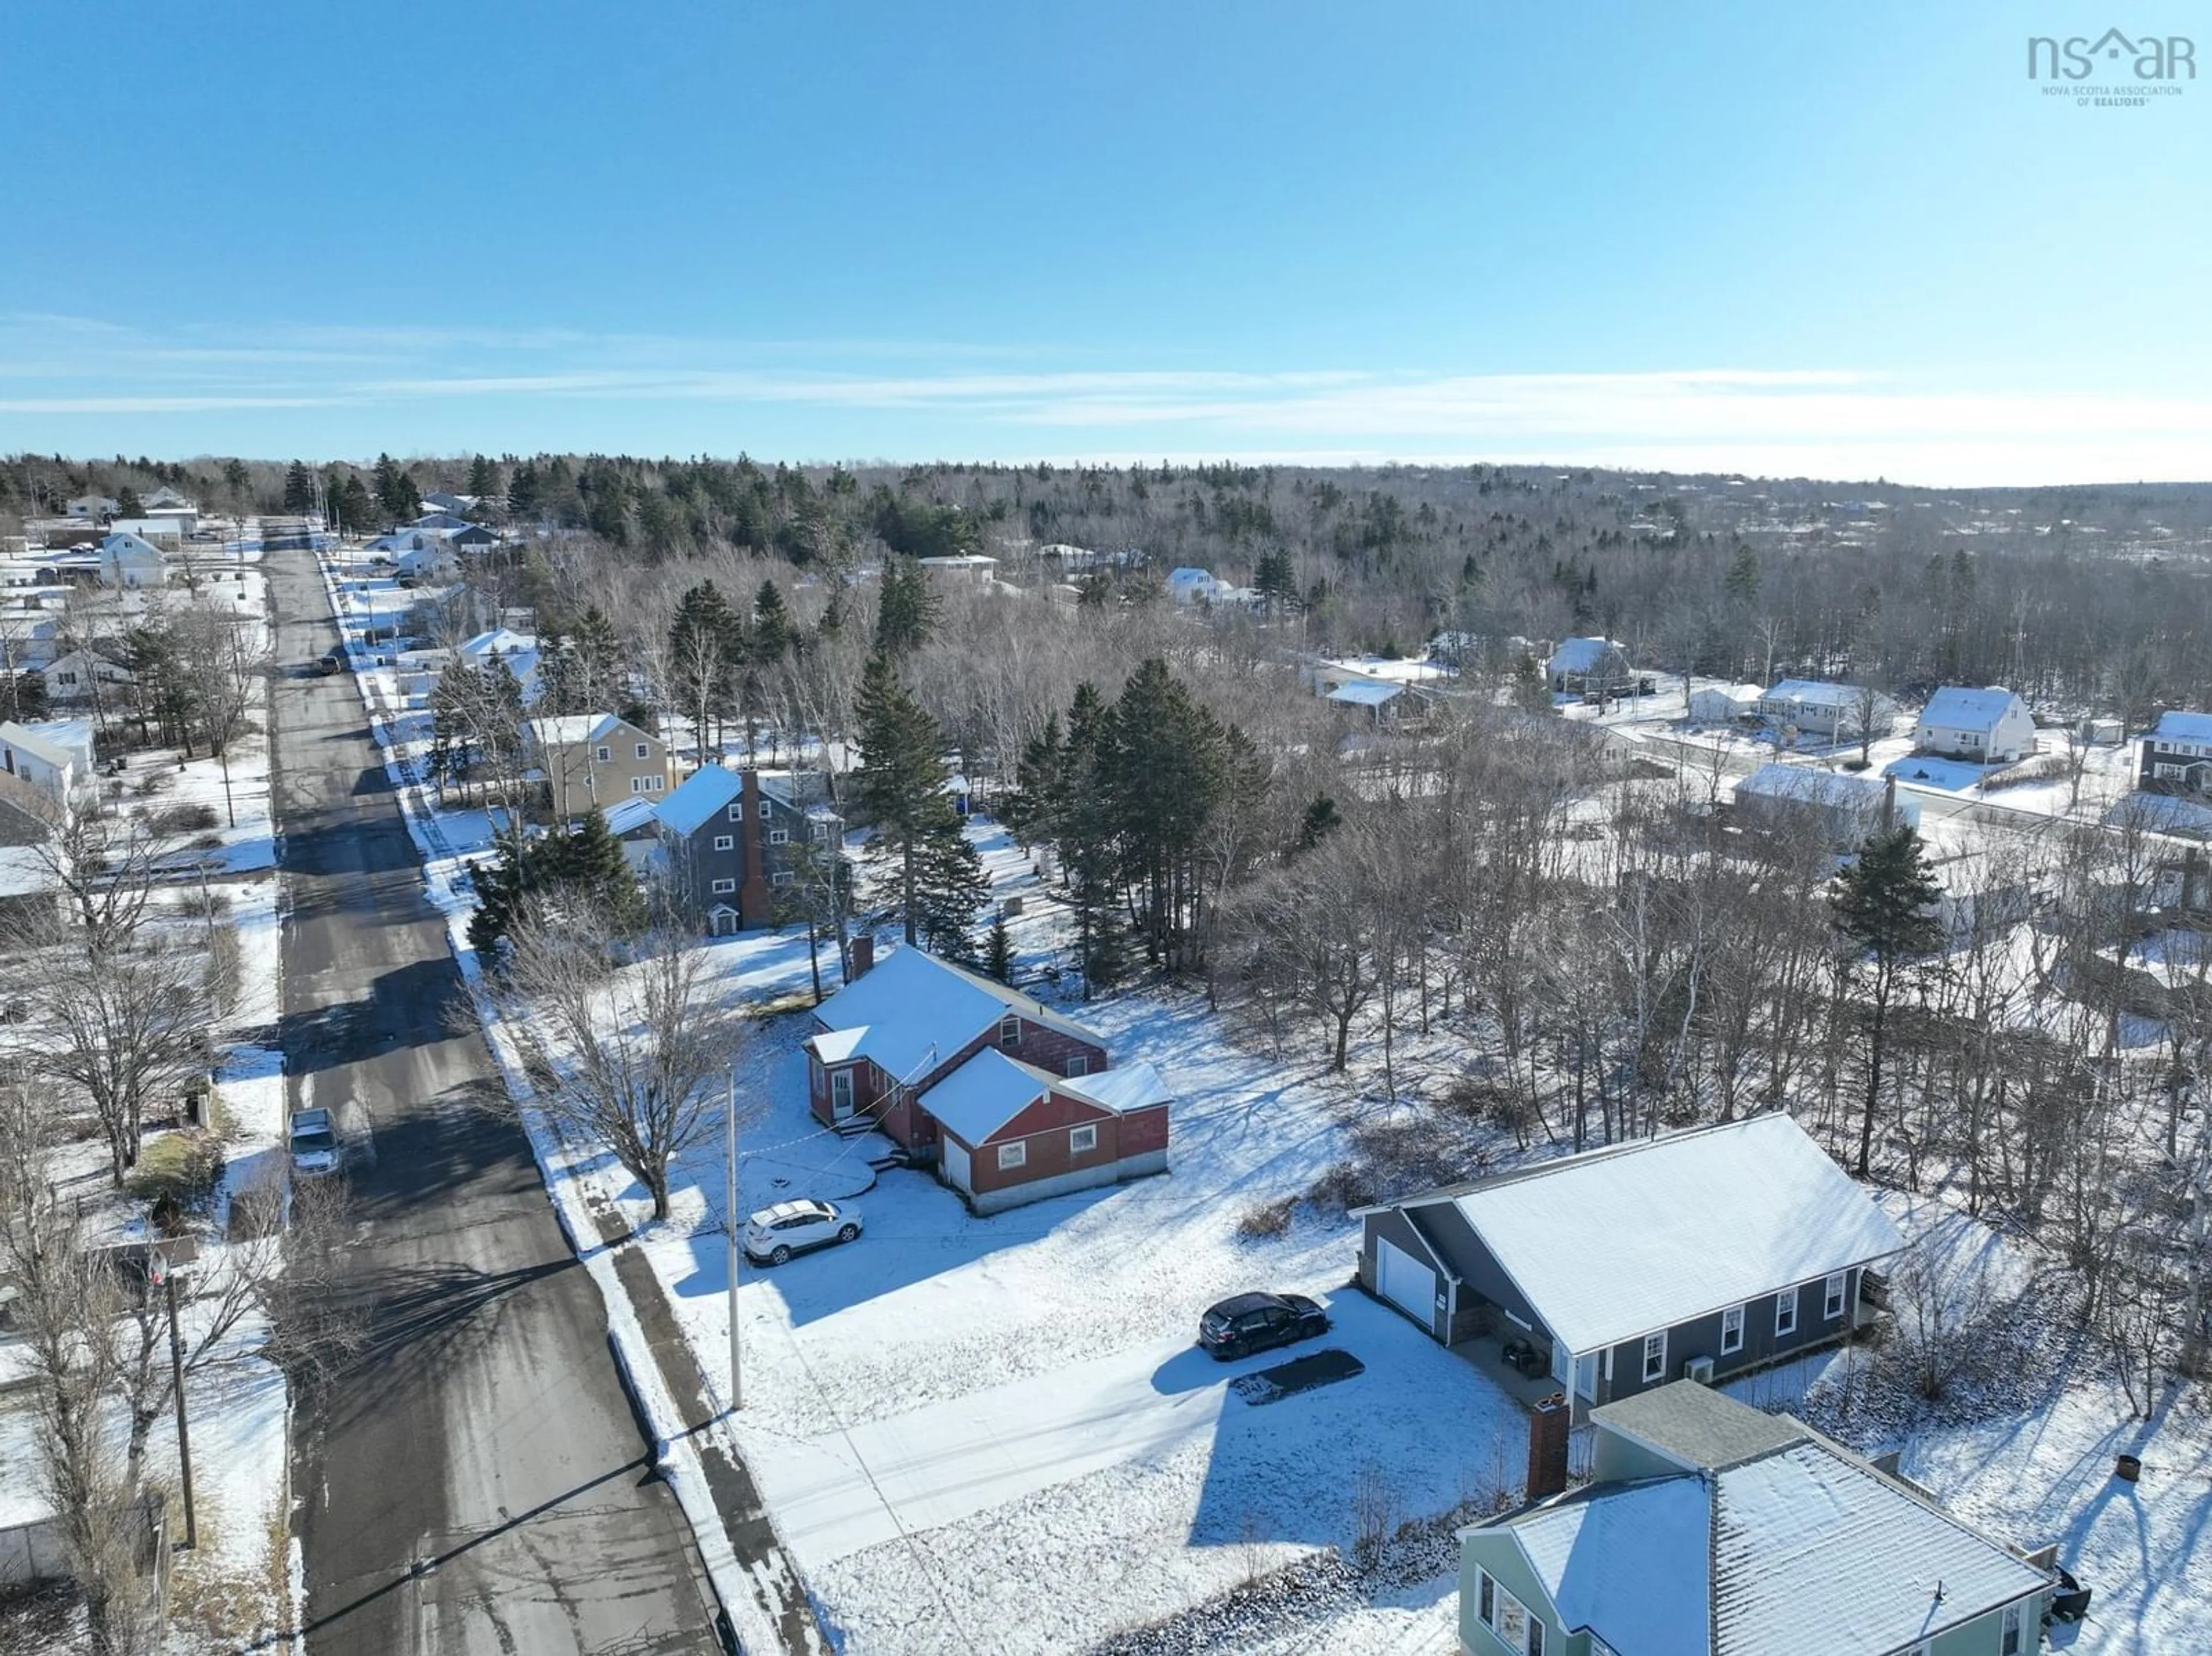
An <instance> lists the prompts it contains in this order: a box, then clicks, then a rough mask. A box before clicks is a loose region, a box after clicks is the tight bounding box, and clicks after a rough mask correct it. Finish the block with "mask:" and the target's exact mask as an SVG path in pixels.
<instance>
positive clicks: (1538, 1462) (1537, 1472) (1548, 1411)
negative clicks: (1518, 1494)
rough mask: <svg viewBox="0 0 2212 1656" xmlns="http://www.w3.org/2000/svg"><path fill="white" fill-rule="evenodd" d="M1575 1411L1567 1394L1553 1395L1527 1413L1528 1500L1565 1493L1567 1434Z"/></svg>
mask: <svg viewBox="0 0 2212 1656" xmlns="http://www.w3.org/2000/svg"><path fill="white" fill-rule="evenodd" d="M1574 1421H1575V1411H1574V1409H1573V1408H1572V1406H1571V1405H1570V1404H1568V1402H1567V1394H1566V1393H1565V1392H1553V1393H1552V1395H1551V1396H1549V1397H1548V1398H1545V1399H1544V1400H1543V1401H1542V1402H1541V1403H1539V1404H1536V1406H1535V1407H1534V1408H1533V1409H1531V1410H1529V1411H1528V1499H1529V1500H1530V1501H1547V1500H1549V1499H1550V1498H1551V1497H1552V1496H1553V1495H1562V1494H1564V1493H1565V1491H1566V1487H1567V1435H1568V1432H1569V1430H1570V1429H1571V1428H1572V1427H1573V1425H1574Z"/></svg>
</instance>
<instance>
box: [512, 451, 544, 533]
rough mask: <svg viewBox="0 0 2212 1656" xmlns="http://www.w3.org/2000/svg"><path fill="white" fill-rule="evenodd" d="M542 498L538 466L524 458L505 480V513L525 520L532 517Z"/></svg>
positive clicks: (536, 512)
mask: <svg viewBox="0 0 2212 1656" xmlns="http://www.w3.org/2000/svg"><path fill="white" fill-rule="evenodd" d="M542 499H543V496H542V494H541V493H540V485H539V482H538V468H537V467H536V466H534V465H532V464H531V463H530V462H529V461H527V460H525V461H524V462H523V463H522V464H520V465H519V466H517V467H515V469H514V470H513V473H511V474H510V475H509V476H508V477H507V515H508V516H510V517H513V518H519V519H525V520H527V519H532V518H534V517H536V516H537V515H538V506H539V504H540V502H541V500H542Z"/></svg>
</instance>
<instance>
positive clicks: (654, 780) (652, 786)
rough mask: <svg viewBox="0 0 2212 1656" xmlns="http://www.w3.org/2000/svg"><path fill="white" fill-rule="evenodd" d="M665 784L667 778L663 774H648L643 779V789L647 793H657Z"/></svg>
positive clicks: (666, 783)
mask: <svg viewBox="0 0 2212 1656" xmlns="http://www.w3.org/2000/svg"><path fill="white" fill-rule="evenodd" d="M666 786H668V779H667V778H666V777H665V776H648V777H647V778H646V779H645V791H646V792H647V793H659V792H660V791H661V790H662V789H663V788H665V787H666Z"/></svg>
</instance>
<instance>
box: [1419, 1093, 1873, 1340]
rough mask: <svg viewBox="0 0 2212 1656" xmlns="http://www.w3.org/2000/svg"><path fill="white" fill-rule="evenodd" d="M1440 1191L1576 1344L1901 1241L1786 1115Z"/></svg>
mask: <svg viewBox="0 0 2212 1656" xmlns="http://www.w3.org/2000/svg"><path fill="white" fill-rule="evenodd" d="M1445 1199H1448V1200H1450V1201H1451V1202H1452V1203H1453V1204H1454V1205H1455V1206H1456V1207H1457V1208H1458V1209H1459V1210H1460V1212H1461V1214H1462V1216H1465V1218H1466V1220H1467V1222H1468V1224H1470V1225H1471V1226H1473V1227H1474V1228H1475V1229H1476V1230H1477V1231H1478V1232H1480V1234H1481V1237H1482V1240H1483V1241H1484V1243H1485V1244H1486V1246H1487V1247H1489V1249H1490V1251H1491V1253H1492V1254H1493V1255H1494V1256H1495V1257H1496V1259H1497V1260H1498V1264H1499V1265H1501V1266H1503V1267H1504V1271H1505V1272H1506V1274H1507V1275H1508V1276H1510V1277H1511V1278H1512V1279H1513V1281H1514V1283H1516V1285H1518V1287H1519V1288H1520V1289H1521V1291H1522V1293H1523V1294H1524V1295H1527V1296H1528V1301H1529V1302H1530V1303H1531V1304H1532V1305H1533V1306H1534V1308H1535V1311H1536V1313H1537V1315H1538V1316H1540V1317H1541V1318H1542V1319H1544V1321H1545V1322H1546V1323H1547V1325H1549V1326H1550V1328H1551V1330H1552V1332H1553V1334H1554V1335H1556V1336H1557V1337H1558V1338H1559V1339H1560V1340H1561V1341H1563V1342H1564V1343H1565V1344H1566V1346H1567V1348H1568V1350H1571V1351H1573V1352H1576V1353H1577V1354H1579V1353H1582V1352H1585V1351H1595V1350H1600V1349H1601V1348H1602V1347H1605V1346H1608V1345H1618V1344H1621V1343H1622V1342H1623V1341H1625V1340H1630V1339H1633V1338H1638V1336H1641V1335H1644V1334H1647V1333H1650V1331H1653V1330H1654V1329H1660V1328H1671V1327H1673V1326H1674V1325H1676V1324H1678V1323H1683V1322H1687V1321H1688V1320H1690V1319H1692V1317H1699V1316H1704V1315H1706V1314H1708V1313H1711V1312H1715V1311H1717V1310H1719V1309H1721V1308H1722V1307H1726V1306H1731V1305H1740V1304H1741V1303H1742V1302H1743V1301H1747V1300H1751V1299H1754V1298H1756V1297H1758V1296H1759V1295H1761V1294H1771V1293H1772V1292H1773V1291H1774V1290H1775V1289H1778V1288H1783V1287H1786V1286H1789V1285H1790V1284H1791V1283H1808V1282H1813V1281H1814V1280H1816V1279H1818V1278H1820V1277H1825V1276H1826V1275H1827V1274H1828V1273H1829V1272H1831V1271H1841V1270H1843V1269H1844V1268H1845V1267H1846V1266H1849V1265H1858V1264H1861V1263H1863V1262H1864V1261H1867V1260H1869V1259H1881V1258H1882V1257H1884V1256H1886V1255H1888V1254H1892V1253H1897V1252H1898V1251H1899V1249H1901V1248H1902V1247H1904V1246H1905V1242H1904V1239H1903V1238H1902V1237H1900V1236H1899V1234H1898V1232H1897V1227H1896V1226H1894V1225H1893V1224H1892V1223H1891V1222H1889V1219H1888V1218H1887V1216H1885V1215H1884V1214H1883V1213H1882V1211H1881V1209H1880V1208H1878V1207H1876V1206H1875V1204H1873V1202H1871V1201H1869V1199H1868V1198H1867V1195H1866V1192H1864V1191H1862V1190H1861V1189H1860V1188H1859V1187H1858V1186H1857V1185H1855V1184H1853V1183H1852V1182H1851V1181H1850V1180H1849V1179H1848V1178H1846V1177H1845V1176H1844V1172H1843V1169H1841V1168H1838V1166H1837V1165H1836V1164H1835V1163H1834V1162H1832V1161H1831V1160H1830V1159H1829V1157H1828V1154H1827V1152H1826V1151H1825V1150H1823V1149H1821V1148H1820V1146H1819V1145H1818V1144H1816V1143H1814V1142H1813V1141H1812V1139H1811V1138H1809V1137H1807V1135H1806V1132H1805V1130H1804V1129H1803V1128H1802V1127H1800V1126H1799V1125H1797V1123H1796V1121H1795V1120H1793V1119H1791V1118H1790V1117H1789V1116H1787V1115H1782V1114H1771V1115H1760V1116H1753V1117H1752V1118H1750V1119H1747V1120H1743V1121H1734V1122H1729V1123H1728V1124H1726V1125H1722V1126H1717V1127H1706V1128H1701V1129H1698V1130H1694V1131H1688V1132H1681V1133H1675V1134H1673V1135H1670V1136H1668V1137H1663V1138H1655V1139H1648V1140H1644V1141H1643V1142H1640V1143H1632V1144H1626V1145H1616V1146H1613V1147H1610V1148H1607V1149H1601V1150H1592V1151H1586V1152H1584V1153H1583V1155H1580V1156H1566V1157H1563V1158H1561V1159H1560V1160H1559V1161H1557V1162H1552V1163H1550V1164H1548V1165H1546V1166H1541V1167H1538V1168H1534V1169H1533V1170H1531V1171H1529V1172H1528V1173H1525V1174H1508V1175H1506V1176H1505V1177H1504V1178H1501V1179H1498V1180H1490V1181H1488V1182H1486V1183H1485V1184H1482V1185H1480V1186H1475V1187H1474V1189H1472V1190H1468V1191H1466V1192H1463V1193H1460V1194H1457V1195H1454V1196H1449V1197H1447V1198H1445ZM1412 1200H1413V1202H1414V1203H1418V1202H1419V1201H1420V1200H1421V1198H1412ZM1400 1205H1407V1204H1400Z"/></svg>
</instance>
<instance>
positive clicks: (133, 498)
mask: <svg viewBox="0 0 2212 1656" xmlns="http://www.w3.org/2000/svg"><path fill="white" fill-rule="evenodd" d="M115 515H116V516H117V517H118V518H143V517H144V516H145V515H146V506H145V502H143V500H140V499H139V498H138V491H137V489H135V488H131V485H130V484H128V483H125V485H124V486H123V487H122V488H118V489H117V490H116V491H115Z"/></svg>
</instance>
